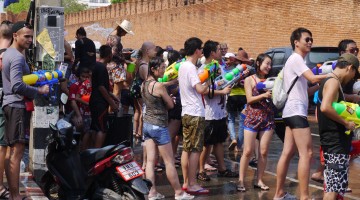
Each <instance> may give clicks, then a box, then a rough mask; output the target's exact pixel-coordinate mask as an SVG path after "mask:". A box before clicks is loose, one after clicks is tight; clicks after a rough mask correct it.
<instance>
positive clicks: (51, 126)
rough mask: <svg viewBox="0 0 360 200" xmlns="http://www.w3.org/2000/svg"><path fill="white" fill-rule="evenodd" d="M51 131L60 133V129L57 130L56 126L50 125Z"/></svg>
mask: <svg viewBox="0 0 360 200" xmlns="http://www.w3.org/2000/svg"><path fill="white" fill-rule="evenodd" d="M49 126H50V130H51V131H53V132H56V131H58V128H56V126H55V125H54V124H50V125H49Z"/></svg>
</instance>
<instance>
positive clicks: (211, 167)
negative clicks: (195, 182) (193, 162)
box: [204, 164, 217, 172]
mask: <svg viewBox="0 0 360 200" xmlns="http://www.w3.org/2000/svg"><path fill="white" fill-rule="evenodd" d="M204 169H205V171H208V172H214V171H217V169H216V168H215V167H213V166H211V165H209V164H205V167H204Z"/></svg>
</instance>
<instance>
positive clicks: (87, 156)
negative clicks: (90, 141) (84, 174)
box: [80, 145, 116, 169]
mask: <svg viewBox="0 0 360 200" xmlns="http://www.w3.org/2000/svg"><path fill="white" fill-rule="evenodd" d="M115 147H116V145H109V146H106V147H103V148H96V149H87V150H85V151H83V152H81V153H80V158H81V162H82V163H83V164H84V166H85V167H86V168H87V169H90V168H91V167H92V165H94V164H95V163H97V162H98V161H100V160H103V159H105V158H106V157H107V156H109V155H110V154H111V153H112V152H113V149H114V148H115Z"/></svg>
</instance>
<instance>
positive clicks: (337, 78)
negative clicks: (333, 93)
mask: <svg viewBox="0 0 360 200" xmlns="http://www.w3.org/2000/svg"><path fill="white" fill-rule="evenodd" d="M331 73H332V74H333V75H334V76H335V77H334V78H336V80H338V81H339V83H340V80H339V77H338V76H337V75H336V74H335V73H334V72H331Z"/></svg>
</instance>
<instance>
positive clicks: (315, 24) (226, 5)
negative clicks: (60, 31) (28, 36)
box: [65, 0, 360, 57]
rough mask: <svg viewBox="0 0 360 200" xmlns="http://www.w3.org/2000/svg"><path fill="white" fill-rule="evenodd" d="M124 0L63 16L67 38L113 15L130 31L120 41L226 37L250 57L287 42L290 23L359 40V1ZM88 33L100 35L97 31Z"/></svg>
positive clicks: (322, 38)
mask: <svg viewBox="0 0 360 200" xmlns="http://www.w3.org/2000/svg"><path fill="white" fill-rule="evenodd" d="M190 2H192V3H191V5H184V0H128V2H127V3H123V4H115V5H112V6H109V7H105V8H100V9H96V10H88V11H85V12H81V13H77V14H71V15H67V16H66V22H65V23H66V29H67V30H68V32H69V35H68V38H67V39H68V40H69V39H70V40H72V39H74V35H75V31H76V29H77V28H78V27H79V26H84V27H86V26H89V25H92V24H94V23H99V25H100V26H102V27H104V28H112V27H115V21H119V22H121V21H122V19H128V20H130V21H131V22H132V23H133V25H134V28H133V31H134V32H135V36H130V35H127V36H125V37H123V44H124V47H132V48H139V47H140V46H141V44H142V43H143V42H144V41H148V40H149V41H153V42H154V43H155V44H156V45H160V46H162V47H165V46H166V45H168V44H171V45H173V47H175V48H176V49H179V48H182V47H183V44H184V41H185V40H186V39H187V38H189V37H191V36H196V37H199V38H201V39H202V40H203V41H205V40H208V39H212V40H215V41H219V42H226V43H228V46H229V48H230V49H229V50H230V51H236V49H237V48H238V47H240V46H241V47H243V48H244V49H246V50H247V51H248V52H249V53H250V55H251V57H256V55H257V54H258V53H261V52H263V51H265V50H266V49H268V48H270V47H276V46H289V45H290V42H289V37H290V34H291V32H292V30H293V29H295V28H297V27H299V26H302V27H306V28H308V29H310V30H311V31H312V33H313V37H314V45H317V46H322V45H330V46H336V45H337V44H338V42H339V41H340V40H341V39H344V38H352V39H354V40H356V41H358V43H360V34H359V30H360V23H359V19H360V12H359V10H360V9H359V5H360V3H359V1H355V0H317V1H314V0H298V1H293V0H283V1H278V0H257V1H249V0H190ZM88 37H89V38H91V39H93V40H98V41H101V42H104V41H105V37H102V36H100V35H99V34H94V35H89V36H88Z"/></svg>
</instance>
